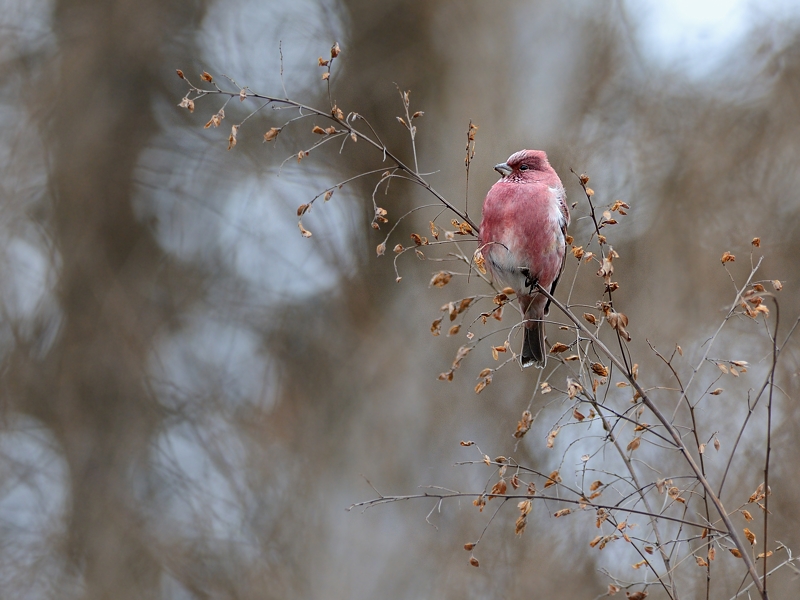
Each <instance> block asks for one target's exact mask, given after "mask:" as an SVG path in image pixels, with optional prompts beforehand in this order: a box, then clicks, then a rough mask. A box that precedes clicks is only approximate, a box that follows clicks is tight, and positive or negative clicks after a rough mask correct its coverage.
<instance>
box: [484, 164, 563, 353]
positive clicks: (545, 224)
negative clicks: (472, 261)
mask: <svg viewBox="0 0 800 600" xmlns="http://www.w3.org/2000/svg"><path fill="white" fill-rule="evenodd" d="M495 170H496V171H498V172H499V173H500V175H501V176H502V177H501V178H500V181H498V182H497V183H495V184H494V185H493V186H492V188H491V189H490V190H489V193H488V194H487V195H486V200H484V202H483V219H482V221H481V230H480V249H481V252H482V254H483V256H484V258H485V259H486V266H487V267H488V269H489V272H490V273H491V274H492V277H493V278H494V279H495V280H496V281H499V282H500V283H501V284H502V285H503V286H508V287H511V288H513V289H514V292H516V294H517V298H518V300H519V304H520V309H521V310H522V312H523V314H524V317H525V327H524V332H525V335H524V341H523V345H522V366H523V367H529V366H531V365H536V366H538V367H543V366H544V364H545V361H546V358H547V353H546V351H545V345H544V338H545V336H544V321H543V319H544V317H545V315H546V314H547V311H548V308H549V302H548V301H547V298H545V297H544V296H543V295H542V294H539V293H537V292H536V290H535V286H534V282H538V283H539V284H540V285H541V286H542V287H543V288H545V289H548V290H550V293H551V294H552V293H553V292H555V289H556V285H557V284H558V278H559V277H560V276H561V272H562V271H563V270H564V261H565V259H566V252H567V245H566V235H567V227H568V226H569V209H568V208H567V200H566V192H565V191H564V186H563V185H562V184H561V180H560V179H559V178H558V175H557V174H556V172H555V171H554V170H553V168H552V167H551V166H550V163H549V162H547V155H546V154H545V153H544V152H542V151H541V150H520V151H519V152H515V153H514V154H512V155H511V156H510V157H509V158H508V160H507V161H506V162H504V163H500V164H499V165H497V166H495Z"/></svg>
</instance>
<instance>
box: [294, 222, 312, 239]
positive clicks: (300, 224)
mask: <svg viewBox="0 0 800 600" xmlns="http://www.w3.org/2000/svg"><path fill="white" fill-rule="evenodd" d="M297 226H298V227H299V228H300V234H301V235H302V236H303V237H304V238H310V237H311V232H310V231H309V230H308V229H306V228H305V227H303V222H302V221H298V222H297Z"/></svg>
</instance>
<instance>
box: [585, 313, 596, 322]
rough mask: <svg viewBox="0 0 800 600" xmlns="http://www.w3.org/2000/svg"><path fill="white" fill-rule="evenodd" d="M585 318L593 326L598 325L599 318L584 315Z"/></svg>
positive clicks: (587, 314)
mask: <svg viewBox="0 0 800 600" xmlns="http://www.w3.org/2000/svg"><path fill="white" fill-rule="evenodd" d="M583 318H584V319H586V320H587V321H588V322H589V323H591V324H592V325H597V317H595V316H594V315H593V314H591V313H583Z"/></svg>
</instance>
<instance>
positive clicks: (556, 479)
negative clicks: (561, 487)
mask: <svg viewBox="0 0 800 600" xmlns="http://www.w3.org/2000/svg"><path fill="white" fill-rule="evenodd" d="M557 483H561V475H559V474H558V471H557V470H556V471H553V472H552V473H550V475H548V476H547V481H546V482H545V484H544V488H545V489H547V488H549V487H550V486H551V485H555V484H557ZM534 490H535V488H534Z"/></svg>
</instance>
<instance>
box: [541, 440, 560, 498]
mask: <svg viewBox="0 0 800 600" xmlns="http://www.w3.org/2000/svg"><path fill="white" fill-rule="evenodd" d="M560 430H561V428H560V427H556V428H554V429H552V430H550V433H548V434H547V447H548V448H552V447H553V446H554V445H555V442H556V436H557V435H558V432H559V431H560ZM545 487H547V486H546V485H545Z"/></svg>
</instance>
